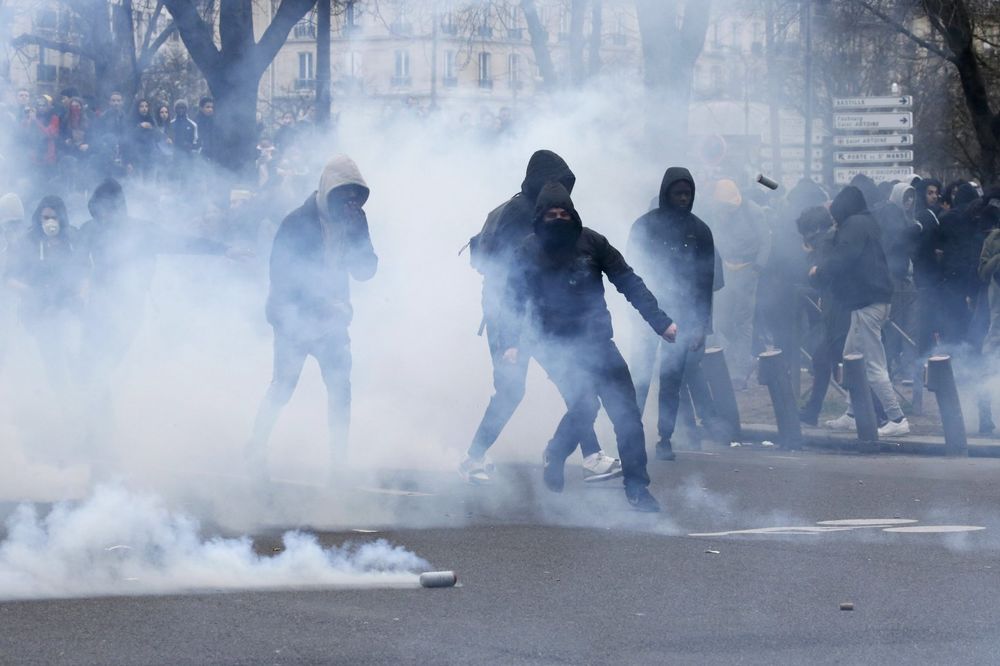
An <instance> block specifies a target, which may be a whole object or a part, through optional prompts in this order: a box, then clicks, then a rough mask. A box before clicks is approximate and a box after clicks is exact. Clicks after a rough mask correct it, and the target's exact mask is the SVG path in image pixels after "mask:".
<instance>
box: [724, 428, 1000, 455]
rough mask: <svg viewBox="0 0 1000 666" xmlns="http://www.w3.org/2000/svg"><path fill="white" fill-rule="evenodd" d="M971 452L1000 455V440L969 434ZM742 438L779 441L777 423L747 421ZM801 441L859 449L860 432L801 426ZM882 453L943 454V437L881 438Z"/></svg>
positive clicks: (826, 447) (819, 445)
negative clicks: (857, 433) (774, 424)
mask: <svg viewBox="0 0 1000 666" xmlns="http://www.w3.org/2000/svg"><path fill="white" fill-rule="evenodd" d="M967 437H968V440H969V455H970V456H976V457H990V458H997V457H1000V440H998V439H993V438H989V437H979V436H973V435H968V436H967ZM743 440H744V441H750V442H761V441H764V440H767V441H772V442H777V441H778V428H777V426H773V425H768V424H764V423H744V424H743ZM802 442H803V444H804V445H805V446H810V447H816V448H821V449H834V450H840V451H857V450H858V439H857V435H856V434H855V433H852V432H835V431H833V430H827V429H826V428H812V427H810V426H806V425H803V426H802ZM878 452H879V453H916V454H927V455H944V452H945V449H944V437H941V436H934V435H914V434H910V435H906V436H905V437H892V438H889V439H882V440H879V450H878Z"/></svg>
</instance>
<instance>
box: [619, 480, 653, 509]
mask: <svg viewBox="0 0 1000 666" xmlns="http://www.w3.org/2000/svg"><path fill="white" fill-rule="evenodd" d="M625 497H627V498H628V503H629V504H630V505H631V506H632V508H633V509H635V510H636V511H641V512H642V513H659V512H660V503H659V502H657V501H656V498H655V497H653V495H652V494H651V493H650V492H649V489H648V488H646V486H625Z"/></svg>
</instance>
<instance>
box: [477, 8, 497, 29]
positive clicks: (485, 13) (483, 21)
mask: <svg viewBox="0 0 1000 666" xmlns="http://www.w3.org/2000/svg"><path fill="white" fill-rule="evenodd" d="M476 34H478V35H479V36H480V37H492V36H493V26H492V25H491V24H490V8H489V6H487V7H484V8H483V9H482V10H481V11H480V13H479V25H478V26H477V28H476Z"/></svg>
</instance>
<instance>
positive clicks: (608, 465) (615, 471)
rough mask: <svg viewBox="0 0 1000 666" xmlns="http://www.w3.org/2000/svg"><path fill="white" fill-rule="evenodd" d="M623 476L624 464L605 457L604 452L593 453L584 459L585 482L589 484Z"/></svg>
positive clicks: (615, 459)
mask: <svg viewBox="0 0 1000 666" xmlns="http://www.w3.org/2000/svg"><path fill="white" fill-rule="evenodd" d="M621 475H622V463H621V461H620V460H618V459H617V458H612V457H611V456H608V455H605V454H604V451H598V452H597V453H591V454H590V455H589V456H587V457H586V458H584V459H583V480H584V481H585V482H587V483H594V482H595V481H607V480H608V479H614V478H617V477H619V476H621Z"/></svg>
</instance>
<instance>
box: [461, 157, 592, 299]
mask: <svg viewBox="0 0 1000 666" xmlns="http://www.w3.org/2000/svg"><path fill="white" fill-rule="evenodd" d="M548 182H557V183H561V184H562V185H563V187H565V188H566V190H567V191H568V192H569V193H570V194H572V192H573V185H574V184H575V183H576V176H574V175H573V172H572V171H571V170H570V168H569V165H567V164H566V161H565V160H563V158H561V157H560V156H559V155H557V154H556V153H554V152H552V151H551V150H539V151H536V152H535V153H534V154H533V155H532V156H531V159H529V160H528V168H527V169H526V171H525V174H524V182H522V183H521V191H520V192H518V193H517V194H515V195H514V196H513V197H512V198H511V199H510V200H508V201H506V202H504V203H503V204H501V205H499V206H497V207H496V208H495V209H493V210H492V211H491V212H490V214H489V215H488V216H487V217H486V222H485V224H483V228H482V230H481V231H480V232H479V233H478V234H476V235H475V236H473V237H472V239H471V240H470V241H469V251H470V253H471V260H472V266H473V268H475V269H476V270H477V271H479V272H480V273H482V274H483V278H484V281H485V283H486V284H484V289H486V290H489V289H499V290H502V289H503V286H504V284H506V281H507V270H508V268H509V265H510V261H511V259H512V257H513V256H514V252H515V251H516V250H517V248H518V247H519V246H520V245H521V242H522V241H523V240H524V239H525V238H527V237H528V236H529V235H530V234H531V233H532V231H533V229H532V222H533V220H534V217H535V202H536V201H537V200H538V195H539V193H540V192H541V191H542V187H543V186H544V185H545V184H546V183H548ZM484 296H485V293H484Z"/></svg>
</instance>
